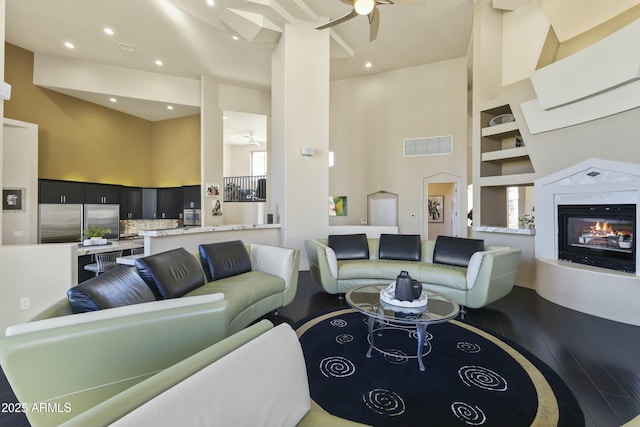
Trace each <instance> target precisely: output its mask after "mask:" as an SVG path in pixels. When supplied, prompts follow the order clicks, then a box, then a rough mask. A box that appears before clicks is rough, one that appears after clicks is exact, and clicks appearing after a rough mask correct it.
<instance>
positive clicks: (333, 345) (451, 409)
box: [297, 309, 584, 427]
mask: <svg viewBox="0 0 640 427" xmlns="http://www.w3.org/2000/svg"><path fill="white" fill-rule="evenodd" d="M297 333H298V337H299V338H300V343H301V344H302V349H303V352H304V357H305V360H306V363H307V373H308V376H309V387H310V391H311V398H312V399H313V400H314V401H315V402H316V403H317V404H318V405H319V406H320V407H322V408H323V409H324V410H326V411H327V412H330V413H331V414H333V415H336V416H339V417H342V418H345V419H349V420H353V421H358V422H361V423H365V424H369V425H372V426H385V427H387V426H389V427H390V426H402V427H411V426H424V425H433V426H438V427H445V426H500V427H505V426H509V427H518V426H545V427H547V426H549V427H551V426H554V427H555V426H561V427H579V426H584V416H583V414H582V411H581V409H580V406H579V405H578V402H577V401H576V399H575V397H574V396H573V394H572V393H571V391H570V390H569V388H568V387H567V386H566V385H565V384H564V382H563V381H562V380H561V379H560V378H559V377H558V375H557V374H556V373H555V372H553V370H551V368H549V367H548V366H547V365H545V364H544V363H543V362H542V361H540V360H539V359H537V358H536V357H535V356H533V355H532V354H530V353H529V352H528V351H526V350H524V349H523V348H521V347H519V346H517V345H515V344H513V343H509V344H507V343H506V342H505V339H504V338H498V337H497V336H495V335H493V334H491V333H489V332H486V331H484V330H481V329H478V328H475V327H473V326H470V325H467V324H464V323H462V322H458V321H455V320H453V321H450V322H447V323H440V324H435V325H430V326H428V327H427V337H426V340H425V341H426V342H425V344H424V346H423V349H422V355H423V361H424V364H425V367H426V370H425V371H424V372H421V371H420V370H419V369H418V362H417V360H416V351H417V340H416V334H415V331H409V330H403V329H399V328H393V327H386V328H385V329H384V330H383V331H382V332H381V334H378V333H375V336H374V342H375V346H376V348H378V349H379V350H381V351H382V352H381V351H378V350H376V349H374V350H373V352H372V355H371V358H367V357H366V353H367V350H368V349H369V341H368V334H367V319H366V317H365V316H364V315H362V314H360V313H357V312H355V311H354V310H352V309H347V310H339V311H334V312H331V313H328V314H325V315H322V316H319V317H315V318H313V319H311V320H307V321H303V323H301V324H300V325H299V326H298V327H297Z"/></svg>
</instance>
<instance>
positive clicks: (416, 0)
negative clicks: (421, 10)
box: [390, 0, 425, 6]
mask: <svg viewBox="0 0 640 427" xmlns="http://www.w3.org/2000/svg"><path fill="white" fill-rule="evenodd" d="M390 3H393V4H404V5H413V6H424V5H425V0H391V1H390Z"/></svg>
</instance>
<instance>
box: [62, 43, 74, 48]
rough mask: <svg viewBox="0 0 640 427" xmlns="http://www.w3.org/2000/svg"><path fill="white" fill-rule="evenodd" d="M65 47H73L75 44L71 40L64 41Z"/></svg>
mask: <svg viewBox="0 0 640 427" xmlns="http://www.w3.org/2000/svg"><path fill="white" fill-rule="evenodd" d="M64 47H66V48H67V49H73V48H74V47H75V46H74V45H73V43H71V42H64Z"/></svg>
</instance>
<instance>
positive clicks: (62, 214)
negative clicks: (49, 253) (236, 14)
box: [38, 203, 84, 243]
mask: <svg viewBox="0 0 640 427" xmlns="http://www.w3.org/2000/svg"><path fill="white" fill-rule="evenodd" d="M38 216H39V221H38V243H68V242H80V241H81V240H82V234H83V230H84V229H83V218H82V217H83V210H82V205H80V204H78V205H72V204H69V205H66V204H48V203H45V204H41V205H40V206H39V209H38Z"/></svg>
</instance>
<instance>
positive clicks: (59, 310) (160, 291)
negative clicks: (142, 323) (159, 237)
mask: <svg viewBox="0 0 640 427" xmlns="http://www.w3.org/2000/svg"><path fill="white" fill-rule="evenodd" d="M202 259H205V260H206V262H205V263H204V264H203V262H202ZM299 263H300V251H299V250H297V249H290V248H282V247H276V246H269V245H258V244H249V245H245V244H243V243H242V242H241V241H229V242H220V243H213V244H208V245H200V248H199V251H198V253H189V252H188V251H187V250H186V249H184V248H178V249H175V250H170V251H166V252H162V253H159V254H155V255H151V256H148V257H144V258H140V259H138V260H136V266H135V268H131V267H120V268H119V269H116V270H111V271H109V272H107V273H103V274H101V275H100V276H97V277H96V278H93V279H90V280H88V281H86V282H83V283H81V284H80V285H78V286H75V287H74V288H72V289H70V291H69V292H68V297H67V298H63V299H61V300H59V301H58V302H56V303H54V304H52V305H51V306H49V307H48V308H46V309H45V310H44V311H42V312H40V313H39V314H37V315H36V316H35V317H34V318H32V319H31V320H32V321H36V320H43V319H48V318H52V317H59V316H67V315H71V314H74V313H77V312H79V311H80V312H84V311H91V310H101V309H110V308H113V307H118V306H122V305H129V304H137V303H144V302H150V301H155V300H164V299H172V298H178V297H191V296H200V295H209V294H215V293H222V294H223V295H224V299H225V300H226V301H227V303H228V305H227V310H228V316H227V318H228V324H227V333H228V334H233V333H235V332H237V331H239V330H241V329H243V328H245V327H246V326H248V325H249V324H251V323H252V322H254V321H255V320H256V319H258V318H260V317H262V316H264V315H265V314H268V313H270V312H272V311H274V310H277V309H279V308H281V307H283V306H286V305H287V304H289V303H290V302H291V301H292V300H293V298H294V297H295V295H296V291H297V286H298V267H299ZM229 266H230V267H229ZM213 269H215V272H214V273H212V270H213ZM216 273H217V276H216ZM74 307H75V308H74Z"/></svg>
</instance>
